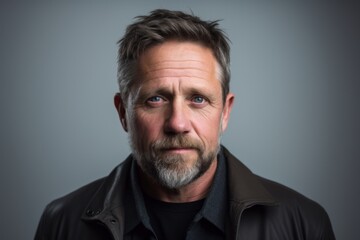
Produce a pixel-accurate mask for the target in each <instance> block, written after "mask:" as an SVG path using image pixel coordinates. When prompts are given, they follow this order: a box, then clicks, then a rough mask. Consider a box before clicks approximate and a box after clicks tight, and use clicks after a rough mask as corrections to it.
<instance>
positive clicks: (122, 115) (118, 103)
mask: <svg viewBox="0 0 360 240" xmlns="http://www.w3.org/2000/svg"><path fill="white" fill-rule="evenodd" d="M114 105H115V108H116V110H117V112H118V114H119V119H120V122H121V125H122V127H123V129H124V130H125V132H127V131H128V127H127V122H126V108H125V104H124V102H123V99H122V98H121V96H120V93H116V94H115V96H114Z"/></svg>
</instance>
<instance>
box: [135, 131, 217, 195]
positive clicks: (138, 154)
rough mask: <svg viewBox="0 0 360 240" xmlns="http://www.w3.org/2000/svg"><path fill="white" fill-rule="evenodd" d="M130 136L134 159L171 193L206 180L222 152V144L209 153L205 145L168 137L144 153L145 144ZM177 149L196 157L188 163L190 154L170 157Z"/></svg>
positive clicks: (178, 136)
mask: <svg viewBox="0 0 360 240" xmlns="http://www.w3.org/2000/svg"><path fill="white" fill-rule="evenodd" d="M134 135H135V134H130V145H131V148H132V152H133V156H134V158H135V160H136V161H137V164H138V165H139V166H140V168H141V170H142V171H143V172H144V173H145V174H147V175H149V176H150V177H152V178H153V179H154V180H155V181H156V182H157V183H158V184H160V185H161V186H163V187H165V188H167V189H179V188H181V187H183V186H186V185H187V184H189V183H191V182H193V181H194V180H196V179H197V178H199V177H200V176H202V175H203V174H204V173H205V172H206V171H207V170H208V169H209V168H210V166H211V164H212V162H213V161H214V160H215V159H216V156H217V154H218V152H219V150H220V143H219V141H218V143H217V145H216V146H215V147H214V148H212V149H208V150H206V149H205V146H204V145H203V144H202V142H200V141H198V140H194V139H192V138H189V137H187V136H184V135H173V136H166V137H164V138H163V139H160V140H157V141H155V142H153V143H152V144H150V146H149V147H148V148H147V149H144V150H141V148H140V146H142V144H141V143H140V141H137V139H136V138H135V137H134ZM174 148H187V149H192V150H193V151H194V152H195V153H196V156H195V158H194V157H193V154H192V156H191V158H194V159H188V157H187V156H188V155H187V154H178V153H169V152H168V151H167V150H169V149H174Z"/></svg>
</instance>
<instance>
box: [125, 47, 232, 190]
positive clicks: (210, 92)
mask: <svg viewBox="0 0 360 240" xmlns="http://www.w3.org/2000/svg"><path fill="white" fill-rule="evenodd" d="M138 67H139V68H138V74H137V79H136V81H139V84H138V85H137V86H135V87H134V88H133V89H132V92H131V94H130V96H129V100H128V102H127V103H125V106H126V107H124V108H123V110H121V109H119V113H120V115H121V112H122V113H123V114H122V115H123V117H124V119H125V121H126V123H125V125H127V128H126V130H127V131H128V133H129V139H130V144H131V147H132V150H133V154H134V157H135V159H136V161H137V163H138V165H139V166H140V168H141V169H142V171H143V172H145V174H147V175H148V176H150V177H152V178H154V179H155V180H156V181H157V182H158V183H160V184H161V185H163V186H164V187H166V188H169V189H176V188H180V187H182V186H184V185H186V184H188V183H190V182H192V181H193V180H195V179H197V178H198V177H199V176H201V175H202V174H203V173H204V172H206V170H207V169H208V168H209V166H210V165H211V163H212V162H213V161H214V160H216V155H217V153H218V150H219V144H220V143H219V139H220V135H221V132H222V131H223V130H225V128H226V126H227V122H228V117H229V113H230V110H231V106H232V101H233V95H231V94H229V95H228V96H227V98H226V101H225V103H224V102H223V100H222V90H221V82H220V80H219V76H220V74H219V68H218V64H217V62H216V60H215V58H214V56H213V54H212V52H211V50H210V49H208V48H206V47H204V46H202V45H200V44H197V43H194V42H178V41H169V42H165V43H163V44H160V45H156V46H154V47H152V48H150V49H148V50H147V51H145V52H144V54H142V55H141V57H140V58H139V65H138ZM122 106H124V104H122ZM120 108H121V107H120ZM120 117H121V116H120Z"/></svg>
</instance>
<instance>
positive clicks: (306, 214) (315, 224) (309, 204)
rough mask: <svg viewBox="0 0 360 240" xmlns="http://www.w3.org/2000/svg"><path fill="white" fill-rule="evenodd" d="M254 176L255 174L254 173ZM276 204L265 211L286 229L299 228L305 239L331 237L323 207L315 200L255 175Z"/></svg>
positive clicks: (328, 222) (327, 218) (331, 232)
mask: <svg viewBox="0 0 360 240" xmlns="http://www.w3.org/2000/svg"><path fill="white" fill-rule="evenodd" d="M255 176H256V175H255ZM256 177H257V178H258V179H259V181H260V182H261V183H262V184H263V186H264V187H265V188H266V189H267V191H268V192H269V193H270V194H271V195H272V196H273V197H274V198H275V199H276V200H277V202H278V204H277V205H276V206H274V207H268V208H267V210H266V211H267V213H268V214H269V215H270V216H271V217H272V218H274V219H276V220H277V221H278V222H280V223H281V224H282V225H283V226H287V229H297V230H301V232H302V234H304V235H305V236H306V239H308V238H313V237H315V236H316V239H333V238H332V236H333V230H332V226H331V223H330V219H329V216H328V214H327V213H326V211H325V209H324V208H323V207H322V206H321V205H320V204H319V203H317V202H315V201H313V200H311V199H309V198H308V197H306V196H304V195H303V194H301V193H299V192H297V191H295V190H293V189H291V188H289V187H287V186H284V185H282V184H280V183H277V182H274V181H271V180H268V179H265V178H263V177H259V176H256Z"/></svg>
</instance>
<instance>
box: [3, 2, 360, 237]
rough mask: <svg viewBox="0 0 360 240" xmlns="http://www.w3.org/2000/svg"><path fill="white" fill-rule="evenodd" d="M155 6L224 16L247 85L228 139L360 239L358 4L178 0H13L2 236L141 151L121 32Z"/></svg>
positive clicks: (6, 17) (235, 69) (28, 226)
mask: <svg viewBox="0 0 360 240" xmlns="http://www.w3.org/2000/svg"><path fill="white" fill-rule="evenodd" d="M29 2H30V1H29ZM284 2H285V1H284ZM154 8H170V9H180V10H185V11H190V10H192V11H193V12H194V13H195V14H196V15H199V16H201V17H203V18H205V19H212V20H214V19H223V21H222V23H221V25H222V27H223V28H224V29H225V30H226V32H227V33H228V35H229V37H230V39H231V40H232V82H231V87H232V91H233V92H234V93H235V94H236V103H235V109H234V110H233V113H232V118H231V121H230V126H229V129H228V131H227V133H226V134H225V136H224V138H223V143H224V144H225V145H226V146H227V147H228V148H229V149H230V150H231V151H232V152H233V153H234V154H235V155H236V156H238V157H239V158H240V159H241V160H242V161H243V162H244V163H245V164H246V165H248V167H249V168H251V169H252V170H253V171H254V172H255V173H257V174H259V175H262V176H264V177H267V178H270V179H273V180H276V181H279V182H281V183H283V184H285V185H287V186H289V187H292V188H294V189H295V190H297V191H300V192H301V193H303V194H304V195H306V196H308V197H310V198H312V199H314V200H316V201H317V202H319V203H320V204H322V205H323V206H324V207H325V208H326V210H327V212H328V214H329V216H330V218H331V220H332V223H333V227H334V230H335V233H336V235H337V237H338V239H356V238H357V237H358V235H359V234H358V231H359V230H358V229H357V228H358V227H359V220H358V218H359V215H360V211H359V202H360V194H359V187H358V183H359V182H360V177H359V174H358V172H359V160H360V152H359V140H360V139H359V136H360V135H359V133H360V132H359V130H360V127H359V120H360V113H359V100H360V99H359V98H360V97H359V90H360V89H359V76H360V74H359V60H360V59H359V56H360V54H359V50H360V49H359V41H360V37H359V35H360V34H359V30H358V28H359V12H360V11H359V8H358V6H357V5H356V4H354V3H350V2H347V3H345V2H343V1H341V2H340V3H336V2H334V1H329V2H325V1H324V2H321V3H320V2H318V3H316V4H315V3H295V2H293V3H291V4H290V3H286V4H285V3H281V2H280V1H267V3H265V2H256V1H251V2H250V1H249V2H244V1H222V2H220V1H197V2H195V1H165V0H164V1H160V0H158V1H137V0H132V1H128V2H122V1H117V2H112V1H103V2H102V3H99V2H95V1H87V2H86V3H85V2H77V3H71V2H63V1H62V2H60V1H58V2H56V1H43V2H41V1H32V3H25V2H23V3H21V2H19V1H11V2H10V1H9V2H6V1H2V2H1V4H0V31H1V39H0V41H1V44H0V51H1V55H0V61H1V65H0V67H1V72H0V79H1V87H0V97H1V99H0V100H1V101H0V107H1V113H0V114H1V124H0V131H1V137H0V141H1V142H0V143H1V145H0V146H1V153H0V154H1V155H0V158H1V165H0V171H1V174H0V178H1V179H0V184H1V185H0V186H1V196H0V201H1V208H2V211H1V218H0V219H1V220H0V221H1V224H0V226H1V231H0V239H31V238H33V235H34V232H35V229H36V226H37V223H38V220H39V218H40V215H41V213H42V210H43V208H44V207H45V205H46V204H47V203H48V202H49V201H51V200H52V199H54V198H57V197H59V196H62V195H64V194H66V193H68V192H70V191H72V190H74V189H76V188H78V187H80V186H82V185H84V184H86V183H88V182H90V181H92V180H94V179H96V178H99V177H102V176H104V175H107V174H108V172H109V171H111V169H112V168H113V167H114V166H115V165H117V164H118V163H119V162H121V161H122V160H123V159H124V158H125V157H126V156H127V155H128V153H129V148H128V144H127V136H126V135H125V133H124V132H123V131H122V129H121V127H120V124H119V123H118V118H117V114H116V112H115V109H114V107H113V103H112V98H113V95H114V93H115V92H116V91H117V85H116V41H117V40H118V39H119V38H120V37H121V35H122V34H123V32H124V27H125V26H126V25H128V24H129V23H131V22H132V18H133V17H134V16H136V15H141V14H146V13H147V12H148V11H150V10H152V9H154Z"/></svg>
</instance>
